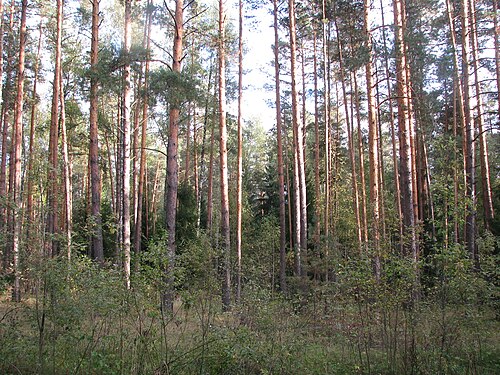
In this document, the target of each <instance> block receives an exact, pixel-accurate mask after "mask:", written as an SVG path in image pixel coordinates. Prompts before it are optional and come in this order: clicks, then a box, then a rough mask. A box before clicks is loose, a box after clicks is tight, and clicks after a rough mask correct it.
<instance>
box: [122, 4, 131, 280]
mask: <svg viewBox="0 0 500 375" xmlns="http://www.w3.org/2000/svg"><path fill="white" fill-rule="evenodd" d="M131 13H132V0H125V16H124V19H125V25H124V26H125V31H124V35H123V48H124V54H125V61H126V62H125V65H124V66H123V108H122V111H123V115H122V135H123V150H122V152H123V169H122V170H123V172H122V173H123V176H122V199H123V203H122V204H123V206H122V217H123V227H122V232H123V270H124V273H125V284H126V286H127V289H130V113H131V95H132V90H131V76H130V75H131V69H130V61H129V56H130V47H131V44H132V15H131Z"/></svg>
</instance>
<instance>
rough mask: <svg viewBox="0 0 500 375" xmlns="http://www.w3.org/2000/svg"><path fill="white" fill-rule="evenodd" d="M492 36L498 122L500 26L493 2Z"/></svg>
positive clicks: (494, 2) (495, 4) (494, 1)
mask: <svg viewBox="0 0 500 375" xmlns="http://www.w3.org/2000/svg"><path fill="white" fill-rule="evenodd" d="M492 2H493V35H494V45H495V71H496V78H497V102H498V121H499V122H500V25H499V24H498V4H497V2H496V0H493V1H492Z"/></svg>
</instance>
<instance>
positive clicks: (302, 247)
mask: <svg viewBox="0 0 500 375" xmlns="http://www.w3.org/2000/svg"><path fill="white" fill-rule="evenodd" d="M288 14H289V27H290V65H291V71H290V74H291V79H292V124H293V128H294V129H295V136H294V139H295V149H296V158H297V159H296V164H297V171H298V179H297V183H298V184H297V185H298V188H297V191H298V193H299V196H300V204H299V205H298V206H297V207H296V209H297V210H298V211H299V212H300V214H299V215H300V216H299V218H298V219H299V222H300V224H299V225H300V232H299V233H300V242H299V243H298V244H297V245H296V248H297V252H296V264H295V268H296V269H295V272H296V273H297V275H299V276H300V275H301V274H302V261H301V257H302V253H303V252H305V251H306V250H307V197H306V175H305V160H304V135H303V129H302V127H301V126H299V123H298V120H299V107H298V100H297V97H298V94H297V83H296V76H297V73H296V72H297V68H296V51H297V40H296V38H297V35H296V30H295V29H296V25H295V24H296V20H295V0H289V1H288ZM297 227H298V226H297Z"/></svg>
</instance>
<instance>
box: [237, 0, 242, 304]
mask: <svg viewBox="0 0 500 375" xmlns="http://www.w3.org/2000/svg"><path fill="white" fill-rule="evenodd" d="M238 6H239V20H238V21H239V22H238V25H239V26H238V31H239V36H238V171H237V178H236V180H237V182H236V184H237V187H236V256H237V273H236V302H239V301H240V298H241V214H242V211H241V204H242V200H243V186H242V185H243V180H242V175H243V129H242V126H243V124H242V121H243V120H242V117H241V101H242V97H243V2H242V0H239V1H238Z"/></svg>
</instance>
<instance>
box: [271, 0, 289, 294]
mask: <svg viewBox="0 0 500 375" xmlns="http://www.w3.org/2000/svg"><path fill="white" fill-rule="evenodd" d="M273 8H274V12H273V15H274V48H273V51H274V79H275V93H276V137H277V143H278V190H279V203H280V206H279V219H280V289H281V291H282V292H286V290H287V285H286V217H285V215H286V210H285V179H284V173H283V139H282V136H283V133H282V121H283V120H282V118H281V89H280V63H279V33H278V30H279V29H278V2H277V0H273Z"/></svg>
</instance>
